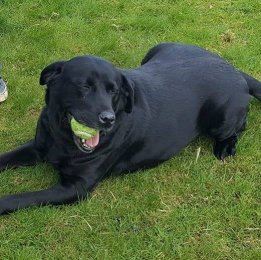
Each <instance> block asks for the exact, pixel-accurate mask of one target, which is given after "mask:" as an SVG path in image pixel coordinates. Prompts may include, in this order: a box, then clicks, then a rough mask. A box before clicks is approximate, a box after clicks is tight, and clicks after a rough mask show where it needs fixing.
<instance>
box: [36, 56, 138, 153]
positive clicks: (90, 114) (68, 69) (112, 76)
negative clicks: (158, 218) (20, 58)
mask: <svg viewBox="0 0 261 260" xmlns="http://www.w3.org/2000/svg"><path fill="white" fill-rule="evenodd" d="M40 84H41V85H47V90H46V103H47V105H48V106H52V107H56V108H55V109H56V110H57V108H58V110H59V111H60V114H62V115H63V117H66V119H68V123H69V122H70V120H71V119H72V118H74V119H75V120H77V121H78V122H79V123H81V124H82V125H86V126H88V127H89V128H92V129H95V130H96V133H98V134H96V135H95V136H93V137H92V138H90V139H88V140H85V139H83V138H80V137H78V136H76V135H74V134H73V135H72V136H73V138H74V141H75V143H76V145H77V147H78V148H79V149H81V150H82V151H84V152H91V151H93V150H94V149H95V148H96V146H97V145H98V144H99V138H100V133H107V132H110V131H111V130H112V129H113V127H114V125H115V123H117V116H118V114H119V113H122V112H124V111H125V112H126V113H131V111H132V107H133V103H134V89H133V83H132V82H131V81H130V80H129V79H127V78H126V76H125V75H123V74H122V72H121V71H120V70H119V69H117V68H115V67H114V66H113V65H112V64H110V63H108V62H106V61H105V60H102V59H100V58H97V57H94V56H80V57H75V58H73V59H71V60H69V61H58V62H55V63H53V64H50V65H49V66H47V67H46V68H45V69H44V70H43V71H42V73H41V76H40ZM69 125H70V124H69Z"/></svg>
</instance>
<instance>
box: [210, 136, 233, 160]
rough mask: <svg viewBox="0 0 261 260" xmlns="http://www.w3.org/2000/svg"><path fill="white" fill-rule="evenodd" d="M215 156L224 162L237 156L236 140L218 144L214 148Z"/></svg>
mask: <svg viewBox="0 0 261 260" xmlns="http://www.w3.org/2000/svg"><path fill="white" fill-rule="evenodd" d="M214 155H215V156H216V157H217V159H219V160H222V161H223V160H224V159H225V158H226V157H229V156H235V155H236V140H231V139H230V140H229V141H223V142H216V143H215V146H214Z"/></svg>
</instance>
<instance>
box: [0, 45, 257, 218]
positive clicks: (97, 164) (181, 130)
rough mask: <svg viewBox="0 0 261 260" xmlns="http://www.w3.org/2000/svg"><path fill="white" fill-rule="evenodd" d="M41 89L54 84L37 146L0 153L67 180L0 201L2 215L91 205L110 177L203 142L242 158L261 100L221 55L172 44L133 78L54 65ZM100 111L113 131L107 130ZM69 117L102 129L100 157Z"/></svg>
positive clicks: (0, 161) (91, 60)
mask: <svg viewBox="0 0 261 260" xmlns="http://www.w3.org/2000/svg"><path fill="white" fill-rule="evenodd" d="M40 84H42V85H45V84H47V91H46V106H45V107H44V108H43V111H42V113H41V116H40V118H39V121H38V126H37V131H36V136H35V139H34V140H32V141H30V142H29V143H27V144H25V145H24V146H22V147H20V148H18V149H16V150H14V151H11V152H9V153H6V154H3V155H1V156H0V170H5V169H6V168H15V167H18V166H24V165H34V164H35V163H38V162H43V161H46V162H49V163H51V164H52V165H53V166H54V167H55V168H56V169H57V170H58V172H59V174H60V176H61V182H60V183H59V184H57V185H55V186H54V187H51V188H49V189H47V190H42V191H37V192H28V193H22V194H17V195H10V196H7V197H4V198H2V199H0V213H1V214H4V213H8V212H12V211H15V210H17V209H18V208H25V207H28V206H40V205H46V204H52V205H57V204H65V203H71V202H74V201H77V200H79V199H82V198H85V197H86V196H87V194H88V193H89V192H90V191H91V190H92V189H93V188H94V187H95V186H96V185H97V183H99V181H101V180H102V179H103V178H105V177H106V176H108V175H111V174H121V173H124V172H131V171H135V170H137V169H140V168H147V167H152V166H155V165H157V164H159V163H160V162H163V161H165V160H167V159H169V158H170V157H172V156H174V155H175V154H176V153H178V152H179V151H180V150H181V149H183V148H184V147H185V146H186V145H188V144H189V143H190V142H191V141H192V140H193V139H194V138H195V137H197V136H198V135H199V134H205V135H208V136H210V137H212V138H213V139H214V154H215V156H216V157H217V158H218V159H222V160H223V159H224V158H225V157H226V156H230V155H234V154H235V152H236V142H237V139H238V135H239V134H240V133H241V132H242V131H243V130H244V128H245V124H246V117H247V111H248V104H249V99H250V94H251V95H254V96H256V97H257V98H259V99H260V97H261V84H260V82H258V81H257V80H255V79H253V78H252V77H250V76H249V75H247V74H245V73H243V72H239V71H237V70H236V69H235V68H234V67H233V66H231V65H230V64H228V63H227V62H226V61H224V60H223V59H221V58H220V57H218V56H216V55H214V54H212V53H210V52H208V51H206V50H203V49H201V48H198V47H194V46H188V45H182V44H172V43H164V44H160V45H158V46H156V47H154V48H152V49H151V50H150V51H149V52H148V54H147V55H146V57H145V58H144V59H143V61H142V66H141V67H139V68H137V69H131V70H121V69H117V68H115V67H114V66H113V65H111V64H110V63H109V62H107V61H105V60H103V59H100V58H97V57H93V56H82V57H76V58H73V59H71V60H69V61H61V62H56V63H53V64H51V65H49V66H48V67H46V68H45V69H44V70H43V71H42V73H41V77H40ZM102 112H105V113H103V115H110V117H111V118H114V117H115V118H116V120H115V123H113V122H111V123H110V124H108V122H107V123H104V122H103V121H102V122H103V123H101V120H99V115H100V114H101V113H102ZM70 116H74V117H75V118H76V119H77V120H78V121H80V122H82V123H84V124H86V125H88V126H89V127H92V128H96V129H99V130H100V142H99V144H98V146H97V147H96V149H94V150H92V151H90V152H88V153H87V152H86V153H85V152H83V151H82V150H80V149H78V147H77V146H76V144H75V142H74V138H73V133H72V131H71V128H70V124H69V119H70Z"/></svg>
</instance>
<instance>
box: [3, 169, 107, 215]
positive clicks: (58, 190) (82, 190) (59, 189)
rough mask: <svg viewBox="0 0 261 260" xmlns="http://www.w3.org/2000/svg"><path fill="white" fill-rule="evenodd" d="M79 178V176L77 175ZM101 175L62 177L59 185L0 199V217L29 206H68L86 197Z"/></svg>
mask: <svg viewBox="0 0 261 260" xmlns="http://www.w3.org/2000/svg"><path fill="white" fill-rule="evenodd" d="M78 176H79V175H78ZM102 177H103V174H96V173H94V174H92V175H91V174H88V176H87V177H84V178H83V177H77V176H72V177H70V178H66V179H65V178H64V177H62V180H61V183H59V184H57V185H55V186H53V187H51V188H49V189H46V190H41V191H36V192H25V193H20V194H14V195H9V196H6V197H3V198H1V199H0V215H2V214H7V213H11V212H14V211H16V210H18V209H23V208H27V207H31V206H44V205H62V204H69V203H73V202H76V201H79V200H82V199H84V198H86V197H87V195H88V194H89V192H90V191H91V190H92V189H93V188H94V187H95V186H96V184H97V183H98V182H99V180H100V179H101V178H102Z"/></svg>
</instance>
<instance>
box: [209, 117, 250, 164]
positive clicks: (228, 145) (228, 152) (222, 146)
mask: <svg viewBox="0 0 261 260" xmlns="http://www.w3.org/2000/svg"><path fill="white" fill-rule="evenodd" d="M240 125H241V126H240V127H239V128H238V129H237V131H236V133H234V134H233V135H231V136H230V137H228V138H225V139H224V140H222V141H220V140H219V139H218V138H215V143H214V149H213V150H214V155H215V156H216V157H217V158H218V159H219V160H224V159H225V158H226V157H228V156H234V155H235V154H236V143H237V141H238V137H239V136H240V134H241V133H242V132H243V131H244V130H245V128H246V117H244V118H243V119H242V120H241V121H240Z"/></svg>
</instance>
